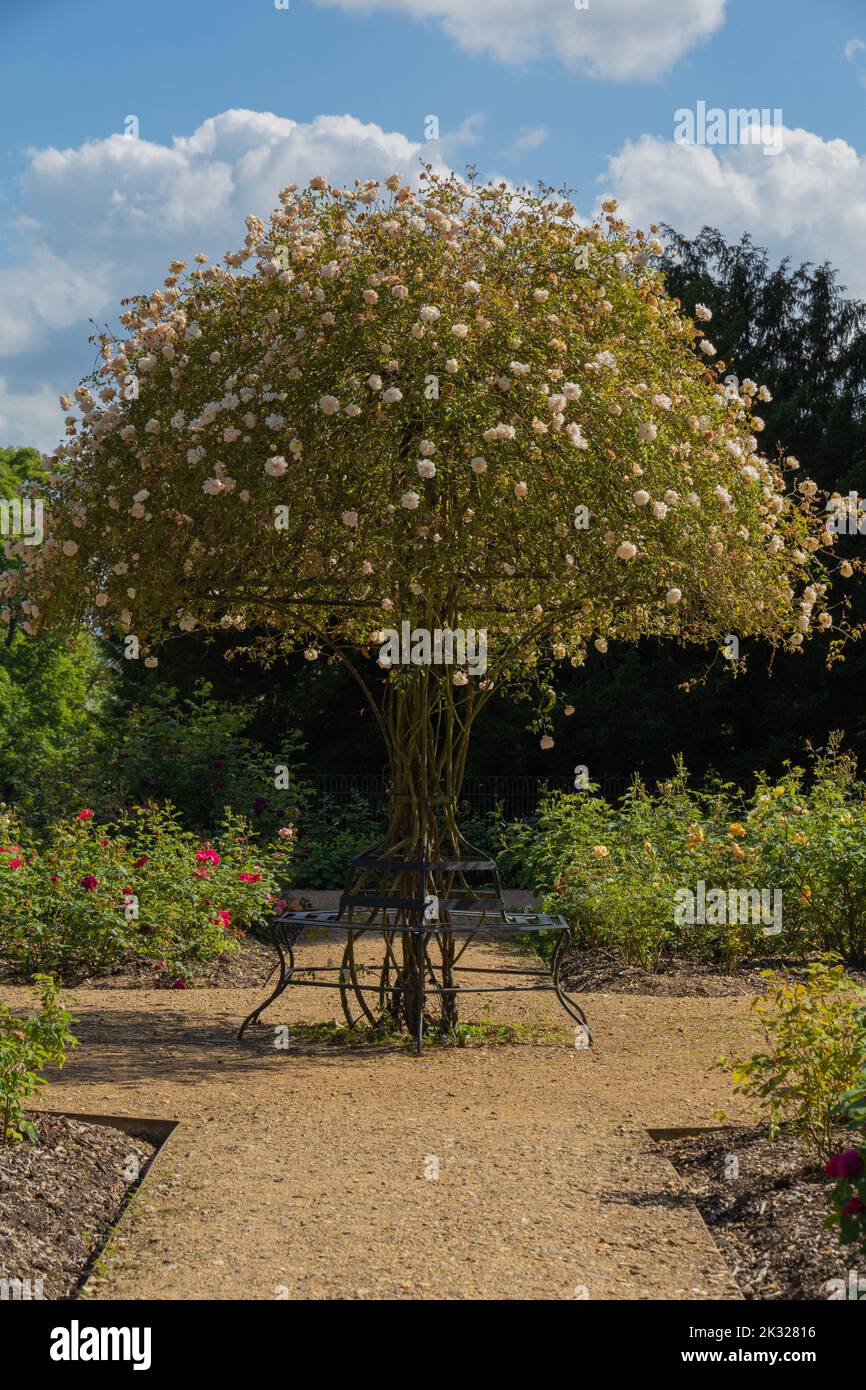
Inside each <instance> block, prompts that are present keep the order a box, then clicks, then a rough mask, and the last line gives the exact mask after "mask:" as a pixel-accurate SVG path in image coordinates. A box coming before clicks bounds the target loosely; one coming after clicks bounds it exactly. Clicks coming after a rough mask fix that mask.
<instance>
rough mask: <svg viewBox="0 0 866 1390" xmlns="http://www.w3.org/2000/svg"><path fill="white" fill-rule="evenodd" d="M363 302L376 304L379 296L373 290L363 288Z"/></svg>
mask: <svg viewBox="0 0 866 1390" xmlns="http://www.w3.org/2000/svg"><path fill="white" fill-rule="evenodd" d="M364 302H365V303H366V304H378V303H379V296H378V294H377V293H376V291H375V290H364Z"/></svg>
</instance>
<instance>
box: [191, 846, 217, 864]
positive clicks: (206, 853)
mask: <svg viewBox="0 0 866 1390" xmlns="http://www.w3.org/2000/svg"><path fill="white" fill-rule="evenodd" d="M195 857H196V859H197V860H198V862H199V863H200V864H218V863H219V862H220V857H219V855H218V854H217V852H216V850H215V849H199V850H196V855H195Z"/></svg>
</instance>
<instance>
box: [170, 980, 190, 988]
mask: <svg viewBox="0 0 866 1390" xmlns="http://www.w3.org/2000/svg"><path fill="white" fill-rule="evenodd" d="M171 987H172V989H186V988H187V983H186V980H172V982H171Z"/></svg>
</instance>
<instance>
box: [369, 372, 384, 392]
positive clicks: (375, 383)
mask: <svg viewBox="0 0 866 1390" xmlns="http://www.w3.org/2000/svg"><path fill="white" fill-rule="evenodd" d="M367 385H368V386H369V387H370V390H371V391H381V390H382V378H381V377H380V376H377V375H376V373H375V372H373V374H372V375H371V376H368V377H367Z"/></svg>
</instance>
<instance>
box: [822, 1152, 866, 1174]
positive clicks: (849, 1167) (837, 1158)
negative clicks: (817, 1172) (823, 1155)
mask: <svg viewBox="0 0 866 1390" xmlns="http://www.w3.org/2000/svg"><path fill="white" fill-rule="evenodd" d="M862 1171H863V1158H862V1156H861V1154H860V1150H859V1149H846V1150H845V1152H844V1153H841V1154H833V1157H832V1158H828V1159H827V1162H826V1163H825V1165H824V1172H825V1173H826V1174H827V1177H828V1178H855V1177H856V1176H857V1174H858V1173H862Z"/></svg>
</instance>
